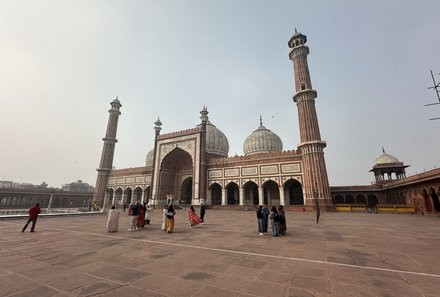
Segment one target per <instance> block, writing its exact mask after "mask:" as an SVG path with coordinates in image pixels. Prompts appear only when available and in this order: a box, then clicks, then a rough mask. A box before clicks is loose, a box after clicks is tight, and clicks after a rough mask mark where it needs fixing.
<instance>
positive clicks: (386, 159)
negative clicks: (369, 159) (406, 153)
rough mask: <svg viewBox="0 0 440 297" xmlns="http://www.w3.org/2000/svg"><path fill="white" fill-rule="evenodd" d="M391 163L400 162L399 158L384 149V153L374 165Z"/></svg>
mask: <svg viewBox="0 0 440 297" xmlns="http://www.w3.org/2000/svg"><path fill="white" fill-rule="evenodd" d="M389 163H400V161H399V159H397V158H396V157H394V156H391V155H390V154H387V153H386V152H385V150H383V153H382V155H380V156H379V157H378V158H377V159H376V160H375V161H374V165H381V164H389Z"/></svg>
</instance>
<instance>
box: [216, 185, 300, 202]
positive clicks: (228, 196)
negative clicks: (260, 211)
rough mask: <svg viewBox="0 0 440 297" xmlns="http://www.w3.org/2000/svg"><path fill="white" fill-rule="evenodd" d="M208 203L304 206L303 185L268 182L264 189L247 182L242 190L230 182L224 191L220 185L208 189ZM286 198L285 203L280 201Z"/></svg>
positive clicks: (263, 186)
mask: <svg viewBox="0 0 440 297" xmlns="http://www.w3.org/2000/svg"><path fill="white" fill-rule="evenodd" d="M208 190H209V191H208V201H209V196H210V198H211V204H212V205H262V204H268V205H280V204H282V205H304V198H303V190H302V186H301V183H299V182H298V181H297V180H294V179H289V180H288V181H286V182H285V183H284V185H283V186H282V187H280V186H279V185H278V183H277V182H275V181H273V180H268V181H266V182H265V183H264V184H263V185H262V187H258V185H257V184H256V183H255V182H253V181H248V182H246V183H245V184H244V185H243V187H242V188H240V187H239V186H238V184H237V183H235V182H230V183H228V184H227V185H226V187H225V188H224V189H223V188H222V187H221V185H219V184H218V183H213V184H211V185H210V186H209V188H208ZM283 196H284V199H283V200H284V201H282V199H280V198H281V197H283Z"/></svg>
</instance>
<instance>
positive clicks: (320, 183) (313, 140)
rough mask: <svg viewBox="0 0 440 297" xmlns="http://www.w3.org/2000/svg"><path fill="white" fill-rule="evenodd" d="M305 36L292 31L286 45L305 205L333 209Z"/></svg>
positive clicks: (323, 142) (324, 143) (324, 144)
mask: <svg viewBox="0 0 440 297" xmlns="http://www.w3.org/2000/svg"><path fill="white" fill-rule="evenodd" d="M306 42H307V36H305V35H303V34H301V33H299V32H297V31H296V29H295V34H294V35H293V36H292V38H290V40H289V42H288V45H289V47H290V48H291V51H290V53H289V58H290V60H292V62H293V68H294V75H295V91H296V93H295V95H294V96H293V101H294V102H295V103H296V106H297V109H298V120H299V130H300V140H301V143H300V144H299V145H298V149H299V150H300V152H301V155H302V164H303V193H304V203H305V205H306V206H309V207H310V208H315V201H314V200H315V199H317V200H318V202H319V206H320V208H321V209H325V210H332V209H333V208H334V207H333V203H332V199H331V196H330V186H329V182H328V177H327V169H326V166H325V159H324V148H325V147H326V142H325V141H322V140H321V135H320V133H319V124H318V116H317V114H316V107H315V99H316V97H317V95H318V94H317V92H316V90H314V89H313V88H312V82H311V80H310V72H309V66H308V63H307V55H308V54H309V47H308V46H307V45H305V44H306Z"/></svg>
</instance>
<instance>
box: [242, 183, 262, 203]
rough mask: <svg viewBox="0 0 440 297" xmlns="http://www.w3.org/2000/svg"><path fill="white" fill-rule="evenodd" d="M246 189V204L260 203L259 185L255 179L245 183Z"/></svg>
mask: <svg viewBox="0 0 440 297" xmlns="http://www.w3.org/2000/svg"><path fill="white" fill-rule="evenodd" d="M243 189H244V204H246V205H258V204H259V201H258V186H257V184H256V183H255V182H253V181H248V182H246V183H245V184H244V185H243Z"/></svg>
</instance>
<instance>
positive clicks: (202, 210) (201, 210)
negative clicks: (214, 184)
mask: <svg viewBox="0 0 440 297" xmlns="http://www.w3.org/2000/svg"><path fill="white" fill-rule="evenodd" d="M205 213H206V209H205V204H203V203H202V204H200V219H201V220H202V225H203V224H204V223H205Z"/></svg>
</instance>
